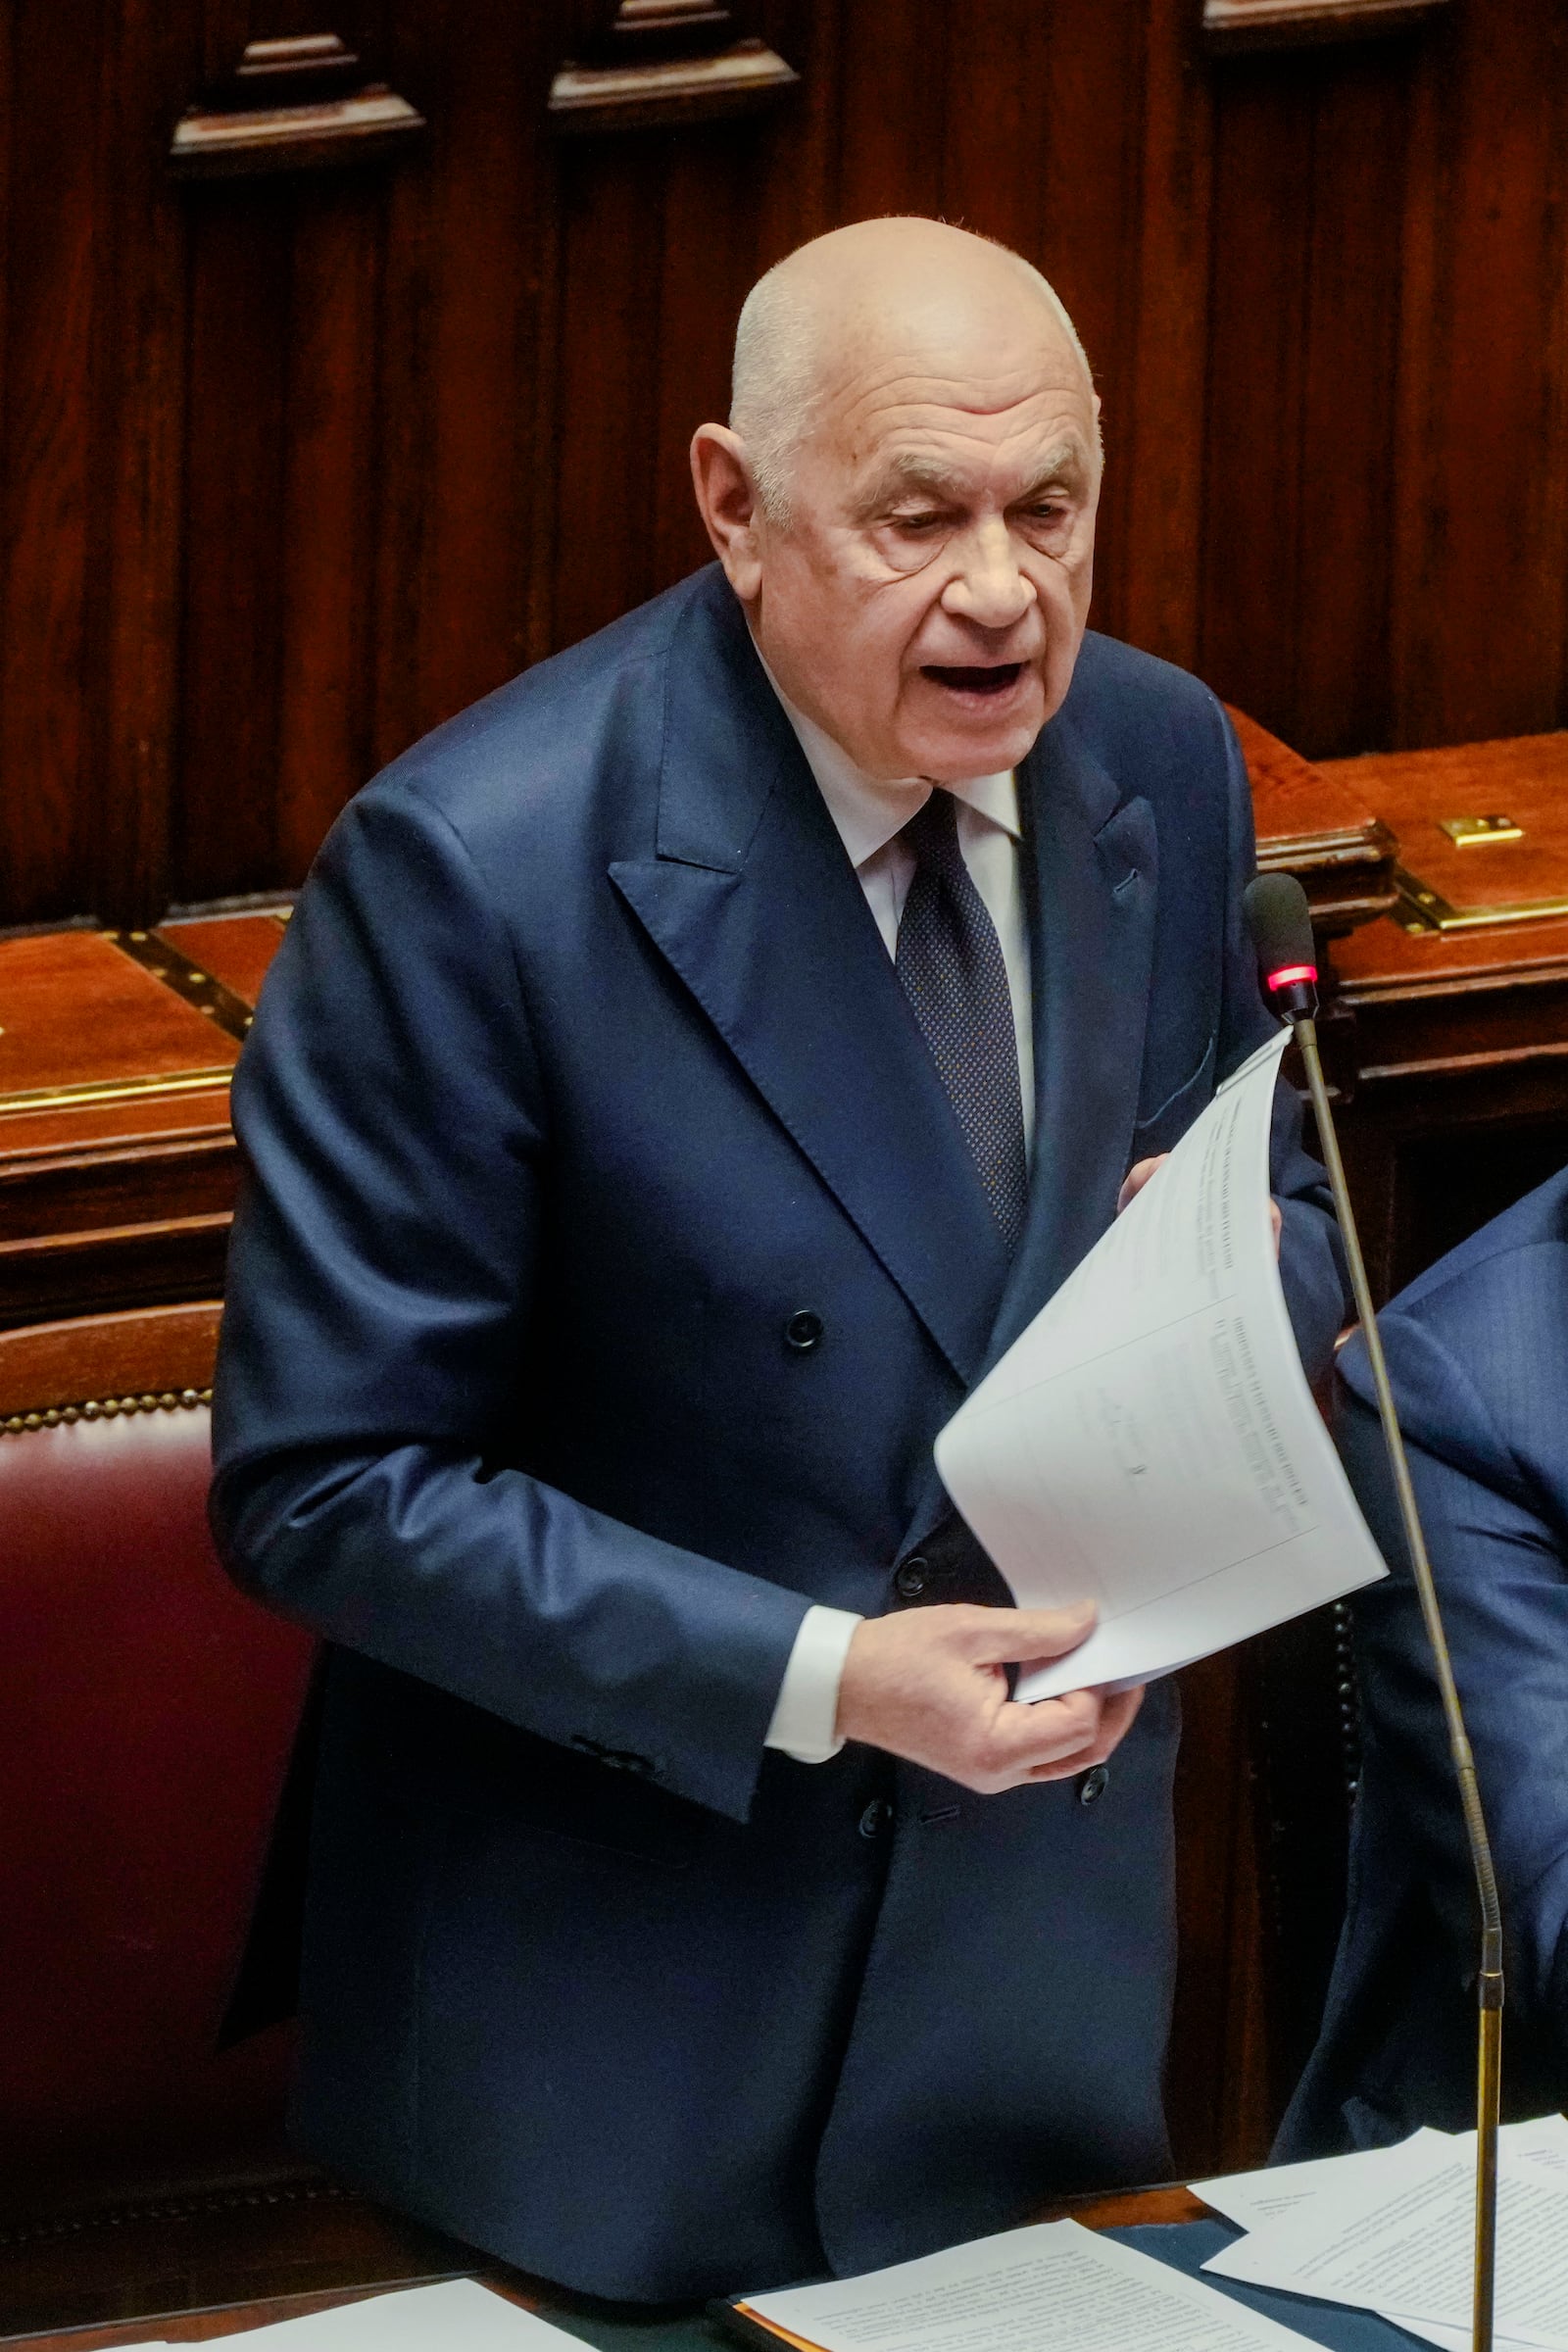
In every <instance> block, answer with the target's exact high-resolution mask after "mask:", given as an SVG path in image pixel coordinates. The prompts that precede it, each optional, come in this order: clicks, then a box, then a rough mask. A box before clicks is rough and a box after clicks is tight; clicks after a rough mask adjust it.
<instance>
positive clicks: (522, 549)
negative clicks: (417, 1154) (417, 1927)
mask: <svg viewBox="0 0 1568 2352" xmlns="http://www.w3.org/2000/svg"><path fill="white" fill-rule="evenodd" d="M1250 13H1251V14H1253V15H1256V14H1257V13H1258V11H1257V9H1256V8H1255V7H1254V8H1253V9H1252V10H1251V11H1250ZM599 15H601V16H602V15H603V11H600V12H599ZM580 18H581V11H580V10H578V11H574V10H573V9H572V8H571V7H569V6H568V5H566V0H554V4H553V5H550V6H545V7H540V8H518V7H517V6H515V0H471V4H470V5H469V6H466V7H465V8H464V9H463V10H461V11H457V12H454V11H450V10H440V9H437V8H435V7H434V6H432V5H431V4H430V0H352V4H351V0H343V5H340V6H338V7H337V8H336V9H335V13H334V18H333V28H334V29H335V30H336V31H337V32H339V33H340V34H341V36H342V37H343V39H344V40H345V41H346V42H347V43H348V44H349V45H350V46H351V47H352V48H354V49H355V50H356V51H357V52H358V53H359V55H360V56H361V58H362V59H363V61H364V65H365V70H366V71H367V72H368V73H373V74H374V75H376V76H378V77H380V78H383V79H385V80H386V81H388V82H389V83H390V84H391V86H392V87H393V88H394V89H395V90H397V91H398V92H399V93H400V94H402V95H404V96H406V97H407V98H408V99H409V101H410V103H411V104H413V105H414V106H416V107H417V110H418V111H419V113H420V114H421V115H422V116H423V117H424V118H425V120H426V123H427V125H428V127H427V129H426V131H425V132H424V133H422V134H421V136H420V138H419V140H418V141H417V143H416V144H415V145H414V146H413V147H412V148H411V149H410V151H409V153H408V154H407V155H406V156H405V157H404V158H403V159H402V160H401V161H388V162H387V163H386V164H385V165H384V167H382V168H380V169H378V170H376V171H372V172H294V173H289V174H284V175H279V176H277V177H275V178H270V179H259V180H255V181H251V182H247V183H227V184H221V183H217V182H214V183H210V184H205V185H201V184H198V185H190V186H176V185H175V184H174V183H173V182H172V180H171V179H170V177H169V174H168V172H167V170H166V168H165V158H166V156H167V150H168V141H169V136H170V133H171V131H172V124H173V123H174V121H175V120H176V119H177V117H178V115H179V114H180V113H181V111H182V110H183V109H184V108H185V107H187V106H188V105H190V104H191V103H193V101H195V100H196V99H197V97H198V96H199V95H200V94H201V92H202V91H203V89H204V88H206V87H208V86H209V85H210V84H212V83H214V82H217V81H221V79H222V77H223V75H224V74H225V73H230V72H231V71H232V69H233V67H234V65H235V64H236V63H237V61H238V58H239V55H240V52H241V51H242V49H243V47H244V45H245V43H246V41H247V40H251V39H258V38H264V39H265V38H269V37H277V36H280V35H284V34H289V33H298V32H300V31H302V30H313V29H314V30H318V31H319V30H320V29H321V27H320V26H319V25H317V24H316V20H315V16H314V15H313V13H312V11H311V10H309V9H307V8H304V7H303V6H295V5H293V4H292V0H254V5H253V4H252V0H243V4H241V0H162V4H161V5H159V6H156V7H154V6H152V5H149V0H52V4H51V5H50V6H48V7H45V6H43V5H42V0H24V5H23V6H22V7H21V9H20V10H15V11H11V12H9V13H8V14H7V16H6V18H5V21H4V25H3V26H0V94H3V96H4V99H5V103H4V104H3V105H0V140H4V141H8V142H9V155H10V160H9V166H8V170H7V173H6V177H5V180H4V185H5V186H6V188H7V189H8V191H9V196H8V200H7V209H6V213H5V218H4V224H3V234H0V380H3V382H4V385H5V392H4V398H3V401H0V483H3V485H4V488H3V490H0V525H3V527H0V550H3V554H0V618H3V620H4V624H5V625H4V630H3V637H0V642H3V645H4V649H5V650H4V653H3V655H0V762H3V767H4V775H5V796H6V797H5V822H4V825H3V827H0V927H3V926H4V925H6V924H12V925H19V924H24V923H38V922H48V921H57V920H63V919H66V918H68V917H73V916H77V915H82V914H88V915H91V916H93V917H95V918H96V919H98V920H100V921H102V922H103V923H105V924H109V923H118V924H122V925H125V924H132V923H143V924H145V923H148V922H152V921H155V920H157V919H158V918H159V917H160V916H162V915H163V914H165V913H166V912H167V911H168V909H169V908H170V907H171V906H181V907H193V906H204V905H207V904H209V903H211V902H212V901H214V900H218V899H223V898H229V897H233V896H237V895H242V894H254V893H257V892H266V891H270V890H282V889H287V888H290V887H292V886H293V885H295V884H297V883H298V881H299V880H300V878H301V876H302V874H303V872H304V870H305V867H306V865H307V864H308V862H309V859H310V858H311V856H312V854H313V852H314V850H315V848H316V847H317V845H318V843H319V840H320V838H321V835H322V833H323V832H324V830H325V828H326V826H327V824H328V823H329V822H330V820H331V818H332V816H333V814H334V813H335V811H336V810H337V809H338V808H340V807H341V805H342V803H343V802H344V800H345V799H346V798H347V797H348V795H349V794H350V793H351V792H352V791H353V790H354V788H355V787H356V785H358V784H359V783H360V782H362V781H363V780H364V779H365V777H366V776H367V775H368V773H369V772H370V771H371V770H372V769H373V768H375V767H376V766H377V765H378V764H380V763H381V762H382V761H384V760H387V759H388V758H390V757H392V756H393V755H394V754H396V753H397V752H399V751H401V750H402V749H404V748H405V747H406V746H407V745H408V744H409V743H410V742H412V741H413V740H414V739H415V738H416V737H417V736H418V735H419V734H421V733H422V732H423V731H425V730H426V729H428V728H429V727H431V726H432V725H434V724H436V723H437V722H438V721H440V720H441V719H443V718H445V717H447V716H449V715H450V714H451V713H452V712H453V711H457V710H459V709H461V708H462V707H463V706H464V705H465V704H466V703H467V702H469V701H471V700H472V699H473V698H474V697H475V696H477V695H480V694H482V693H484V692H485V691H486V690H487V689H488V688H490V687H492V686H494V685H497V684H499V683H500V682H501V681H502V680H503V679H505V678H506V677H508V676H509V675H511V674H512V673H513V672H515V670H516V669H518V668H519V667H521V666H522V665H523V664H524V663H526V662H529V661H531V660H534V659H537V658H538V657H539V656H540V655H542V654H545V653H547V652H549V651H551V650H553V649H554V648H556V647H559V646H563V645H565V644H569V643H570V642H572V641H573V640H574V639H576V638H578V637H580V636H582V635H583V634H585V633H586V632H588V631H589V630H591V629H594V628H596V627H598V626H600V625H601V624H603V623H604V622H606V621H608V620H610V619H613V617H614V616H615V615H616V614H617V613H621V612H623V611H624V610H625V609H626V608H627V607H628V606H629V605H631V604H633V603H635V602H636V601H637V600H638V599H639V598H641V597H644V596H647V595H649V594H650V593H652V592H653V591H655V590H656V589H658V588H660V587H662V586H663V585H665V584H666V583H667V582H668V581H670V580H672V579H674V578H676V577H678V576H679V575H680V574H681V573H682V572H684V571H686V570H688V569H689V568H690V567H691V566H692V565H693V564H696V563H698V562H700V561H702V559H703V557H704V555H705V552H706V551H705V548H704V544H703V541H702V537H701V533H700V531H699V529H698V526H697V523H696V519H695V516H694V515H693V513H692V511H691V506H690V499H689V493H688V489H687V485H686V477H685V445H686V442H687V439H688V437H689V434H690V431H691V428H692V426H693V425H694V424H695V423H696V422H697V421H698V420H699V419H701V418H702V417H705V416H711V415H721V414H722V413H723V410H724V407H725V403H726V399H727V375H728V341H729V333H730V329H731V325H732V321H733V316H734V312H735V309H736V307H737V305H738V303H739V300H740V297H741V295H742V293H743V292H744V290H745V288H746V286H747V284H748V283H749V282H750V280H751V279H752V278H753V277H754V276H755V275H756V274H757V272H758V271H759V270H760V269H762V268H763V267H765V266H766V264H767V263H768V262H770V261H771V260H773V259H774V258H775V257H776V256H777V255H778V254H780V253H781V252H783V251H785V250H787V249H788V248H789V246H790V245H792V244H793V243H795V242H796V241H798V240H799V239H800V238H802V237H805V236H808V235H809V234H811V233H812V232H814V231H816V230H818V229H821V228H824V227H826V226H828V225H830V224H831V223H833V222H834V221H843V220H851V219H855V218H858V217H860V216H863V215H866V214H872V213H881V212H887V211H899V210H910V211H924V212H941V213H944V214H945V215H946V216H947V217H948V218H950V219H953V220H956V221H963V222H966V223H967V224H969V225H971V226H973V227H975V228H977V229H980V230H982V231H984V232H986V233H987V234H991V235H995V236H1000V237H1003V238H1005V239H1006V240H1008V241H1009V242H1011V243H1013V244H1015V245H1017V246H1018V247H1019V248H1020V250H1022V251H1023V252H1025V253H1027V254H1028V255H1029V256H1030V257H1031V258H1032V259H1034V260H1036V261H1038V262H1039V263H1040V264H1041V265H1042V266H1043V267H1045V268H1046V269H1047V270H1048V272H1049V273H1050V274H1051V275H1053V277H1054V279H1055V281H1056V282H1057V284H1058V285H1059V287H1060V289H1061V291H1062V293H1063V295H1064V297H1065V299H1066V300H1067V302H1068V304H1069V305H1070V307H1071V308H1072V310H1073V312H1074V314H1075V316H1076V318H1077V319H1078V321H1079V324H1080V326H1081V328H1082V330H1083V333H1084V337H1085V340H1086V343H1087V345H1088V348H1089V350H1090V353H1091V355H1092V357H1093V359H1094V361H1095V364H1096V368H1097V371H1098V375H1099V380H1100V386H1101V390H1102V392H1103V399H1104V406H1105V436H1106V449H1107V459H1108V472H1107V476H1106V486H1105V502H1104V515H1103V529H1102V541H1101V561H1100V575H1099V589H1098V596H1097V604H1096V614H1095V617H1096V619H1097V621H1098V622H1099V624H1100V625H1101V626H1103V627H1106V628H1108V629H1110V630H1111V631H1112V632H1114V633H1119V634H1125V635H1127V636H1129V637H1131V638H1132V639H1133V641H1134V642H1136V643H1138V644H1142V645H1145V646H1147V647H1149V648H1150V649H1151V650H1152V651H1153V652H1155V653H1159V654H1162V655H1165V656H1167V657H1169V658H1171V659H1173V660H1176V661H1178V662H1185V663H1188V664H1190V665H1196V666H1197V667H1198V668H1199V670H1200V671H1201V674H1202V675H1203V676H1205V677H1206V678H1207V679H1208V680H1209V682H1210V683H1211V684H1213V685H1214V686H1215V687H1216V688H1217V689H1218V690H1219V691H1220V692H1221V693H1222V694H1224V695H1225V696H1226V698H1227V699H1228V700H1230V701H1232V702H1235V703H1239V704H1240V705H1242V706H1243V707H1244V708H1245V709H1247V710H1249V711H1250V712H1251V713H1252V714H1253V715H1254V716H1255V717H1256V718H1257V719H1258V720H1259V721H1260V722H1261V723H1262V724H1263V725H1265V726H1266V727H1268V728H1269V729H1271V730H1272V731H1273V732H1274V733H1275V734H1276V735H1278V736H1281V737H1283V738H1284V739H1285V740H1286V741H1287V742H1289V743H1291V744H1292V745H1294V746H1295V747H1296V748H1297V749H1298V750H1299V751H1301V752H1303V753H1305V754H1306V755H1308V756H1313V757H1315V756H1318V755H1325V756H1336V757H1337V756H1341V755H1348V754H1353V753H1356V752H1362V751H1370V750H1381V749H1387V748H1392V747H1394V746H1400V745H1403V746H1409V745H1423V744H1431V743H1439V742H1445V741H1449V742H1451V741H1455V740H1462V739H1467V738H1480V737H1485V736H1490V735H1498V734H1504V733H1516V732H1540V731H1542V730H1544V729H1548V728H1552V727H1558V726H1561V725H1563V724H1564V722H1565V721H1568V700H1565V697H1568V683H1565V681H1568V661H1565V658H1564V654H1565V645H1568V436H1565V435H1564V434H1563V432H1562V430H1561V419H1562V416H1563V414H1564V402H1565V400H1568V272H1565V271H1564V270H1563V267H1562V261H1563V228H1562V222H1563V220H1564V218H1565V217H1568V208H1565V202H1564V199H1565V195H1568V190H1565V187H1564V177H1565V172H1568V71H1565V48H1568V24H1565V21H1564V19H1563V16H1562V12H1561V10H1560V8H1559V7H1558V6H1557V0H1491V4H1490V5H1489V6H1488V7H1487V8H1486V9H1482V8H1478V7H1474V6H1469V5H1451V6H1448V7H1446V8H1445V9H1443V10H1442V11H1440V12H1439V13H1438V14H1437V15H1435V16H1434V17H1433V19H1432V21H1431V22H1430V23H1428V24H1425V25H1420V26H1418V27H1416V28H1414V29H1412V30H1410V31H1409V32H1408V33H1405V34H1403V35H1401V36H1399V37H1397V38H1386V39H1381V40H1372V41H1366V42H1361V43H1352V44H1349V45H1334V46H1329V47H1324V48H1321V49H1316V50H1299V51H1293V52H1291V53H1290V54H1286V55H1277V56H1276V55H1263V56H1257V57H1235V58H1222V57H1215V56H1212V55H1210V54H1209V53H1208V52H1207V51H1206V50H1205V47H1204V43H1203V35H1202V26H1201V7H1200V5H1199V0H1147V4H1146V0H971V4H970V5H968V6H966V7H965V8H964V9H963V10H961V11H958V10H955V9H954V8H952V7H951V6H949V5H947V0H760V5H759V6H758V7H756V8H754V9H752V10H751V11H750V12H749V13H748V16H747V25H748V28H751V29H755V30H756V32H757V33H758V34H759V35H760V37H761V38H763V39H765V40H766V41H767V42H768V43H769V45H770V46H771V47H772V48H773V49H775V50H776V51H777V52H778V54H779V55H780V56H782V57H784V58H786V59H787V60H788V61H789V63H790V65H791V66H792V67H793V68H794V69H795V70H796V71H797V73H799V75H800V81H799V84H798V86H797V87H795V88H794V89H792V90H791V91H790V92H789V93H788V95H787V97H786V98H785V99H784V100H782V101H781V102H780V103H779V104H778V105H777V106H776V107H774V108H773V109H772V110H771V111H770V112H768V113H767V114H765V115H760V116H758V117H756V118H755V119H752V120H748V121H744V122H733V123H724V122H716V123H692V124H689V125H687V126H685V127H681V128H675V129H663V130H655V131H648V132H641V133H617V132H615V131H613V130H606V131H604V132H603V133H601V134H598V135H595V136H591V137H582V138H573V139H560V138H558V137H556V136H554V135H553V133H552V132H551V130H550V128H549V126H548V110H547V101H548V95H549V90H550V84H551V79H552V76H553V74H554V73H556V71H557V69H558V68H559V66H560V64H561V62H562V60H563V58H564V56H565V55H566V54H568V53H569V47H570V42H571V40H572V38H573V37H574V35H575V32H577V31H580V29H581V25H580V23H579V20H580Z"/></svg>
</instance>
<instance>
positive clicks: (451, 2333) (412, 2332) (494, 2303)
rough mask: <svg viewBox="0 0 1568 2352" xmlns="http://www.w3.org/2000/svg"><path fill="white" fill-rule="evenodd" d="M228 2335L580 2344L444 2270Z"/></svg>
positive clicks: (479, 2346) (510, 2351) (395, 2349)
mask: <svg viewBox="0 0 1568 2352" xmlns="http://www.w3.org/2000/svg"><path fill="white" fill-rule="evenodd" d="M223 2340H224V2342H225V2343H228V2342H232V2343H234V2344H235V2345H236V2346H241V2345H242V2346H244V2347H245V2352H249V2347H250V2346H251V2345H253V2344H256V2345H260V2346H263V2347H265V2352H273V2347H274V2346H275V2347H276V2352H359V2347H360V2346H362V2345H363V2346H364V2347H365V2348H366V2352H371V2348H372V2347H373V2348H374V2352H568V2347H570V2348H571V2352H582V2348H581V2345H580V2344H579V2342H578V2339H577V2338H576V2337H575V2336H572V2335H567V2334H566V2333H565V2331H564V2329H563V2328H560V2327H550V2326H549V2324H548V2323H547V2322H546V2321H544V2320H541V2319H536V2318H535V2316H534V2314H533V2313H532V2312H531V2311H522V2310H519V2308H518V2307H517V2305H516V2304H515V2303H508V2302H507V2301H506V2300H505V2298H504V2297H503V2296H501V2295H493V2294H492V2293H491V2292H490V2290H489V2288H488V2287H486V2286H481V2285H480V2284H479V2283H478V2281H477V2280H476V2279H473V2278H445V2279H442V2280H440V2281H439V2282H438V2283H437V2284H435V2285H434V2286H407V2287H398V2288H395V2289H394V2290H392V2291H391V2292H390V2293H387V2294H378V2295H366V2296H363V2297H362V2298H361V2299H360V2301H359V2302H357V2303H338V2304H334V2306H333V2307H332V2309H331V2310H330V2311H312V2312H306V2313H305V2314H304V2315H303V2316H302V2317H301V2318H299V2319H297V2320H274V2321H272V2322H271V2323H270V2325H269V2326H268V2327H252V2328H250V2329H249V2330H241V2332H240V2333H239V2334H238V2335H235V2336H233V2337H228V2336H225V2337H224V2339H223ZM166 2341H167V2338H165V2337H163V2336H158V2337H149V2338H148V2339H147V2341H146V2342H145V2343H141V2344H127V2345H125V2346H124V2347H123V2352H153V2348H154V2346H155V2345H160V2346H161V2345H162V2344H164V2343H165V2342H166Z"/></svg>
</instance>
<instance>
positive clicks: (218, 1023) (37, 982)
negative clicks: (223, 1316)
mask: <svg viewBox="0 0 1568 2352" xmlns="http://www.w3.org/2000/svg"><path fill="white" fill-rule="evenodd" d="M283 920H284V917H283V915H282V914H281V913H280V912H278V911H268V912H262V913H257V914H244V915H226V916H221V917H216V918H213V919H211V920H204V921H200V922H194V921H193V922H176V923H168V924H166V925H164V926H163V928H162V929H161V930H158V931H152V932H97V931H55V932H43V933H38V934H35V935H33V936H31V937H22V938H14V939H7V940H0V1329H5V1328H7V1327H12V1326H16V1325H18V1324H24V1323H42V1322H49V1321H52V1320H55V1319H58V1318H60V1317H62V1316H69V1315H78V1314H94V1313H103V1312H109V1311H112V1310H114V1309H115V1308H120V1307H134V1306H151V1305H164V1304H168V1303H171V1302H172V1301H174V1300H176V1299H200V1298H208V1297H211V1296H212V1295H213V1294H214V1293H215V1292H217V1291H219V1290H221V1288H222V1276H223V1252H224V1249H225V1247H226V1244H227V1238H228V1226H229V1219H230V1216H231V1215H232V1212H233V1205H234V1191H235V1186H236V1183H237V1181H238V1159H237V1155H236V1152H235V1149H234V1139H233V1135H232V1133H231V1131H230V1128H229V1122H228V1082H229V1077H230V1074H231V1072H232V1070H233V1067H234V1063H235V1062H236V1060H237V1059H238V1057H239V1049H240V1044H241V1042H242V1040H243V1038H244V1035H245V1032H246V1030H247V1028H248V1027H249V1025H250V1017H251V1009H252V1006H253V1005H254V1003H255V999H256V993H257V991H258V990H259V988H260V986H261V982H262V978H263V976H264V974H265V972H266V970H267V966H268V964H269V963H270V960H271V957H272V955H273V954H274V953H275V951H276V948H277V945H278V942H279V941H280V940H281V938H282V936H283Z"/></svg>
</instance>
